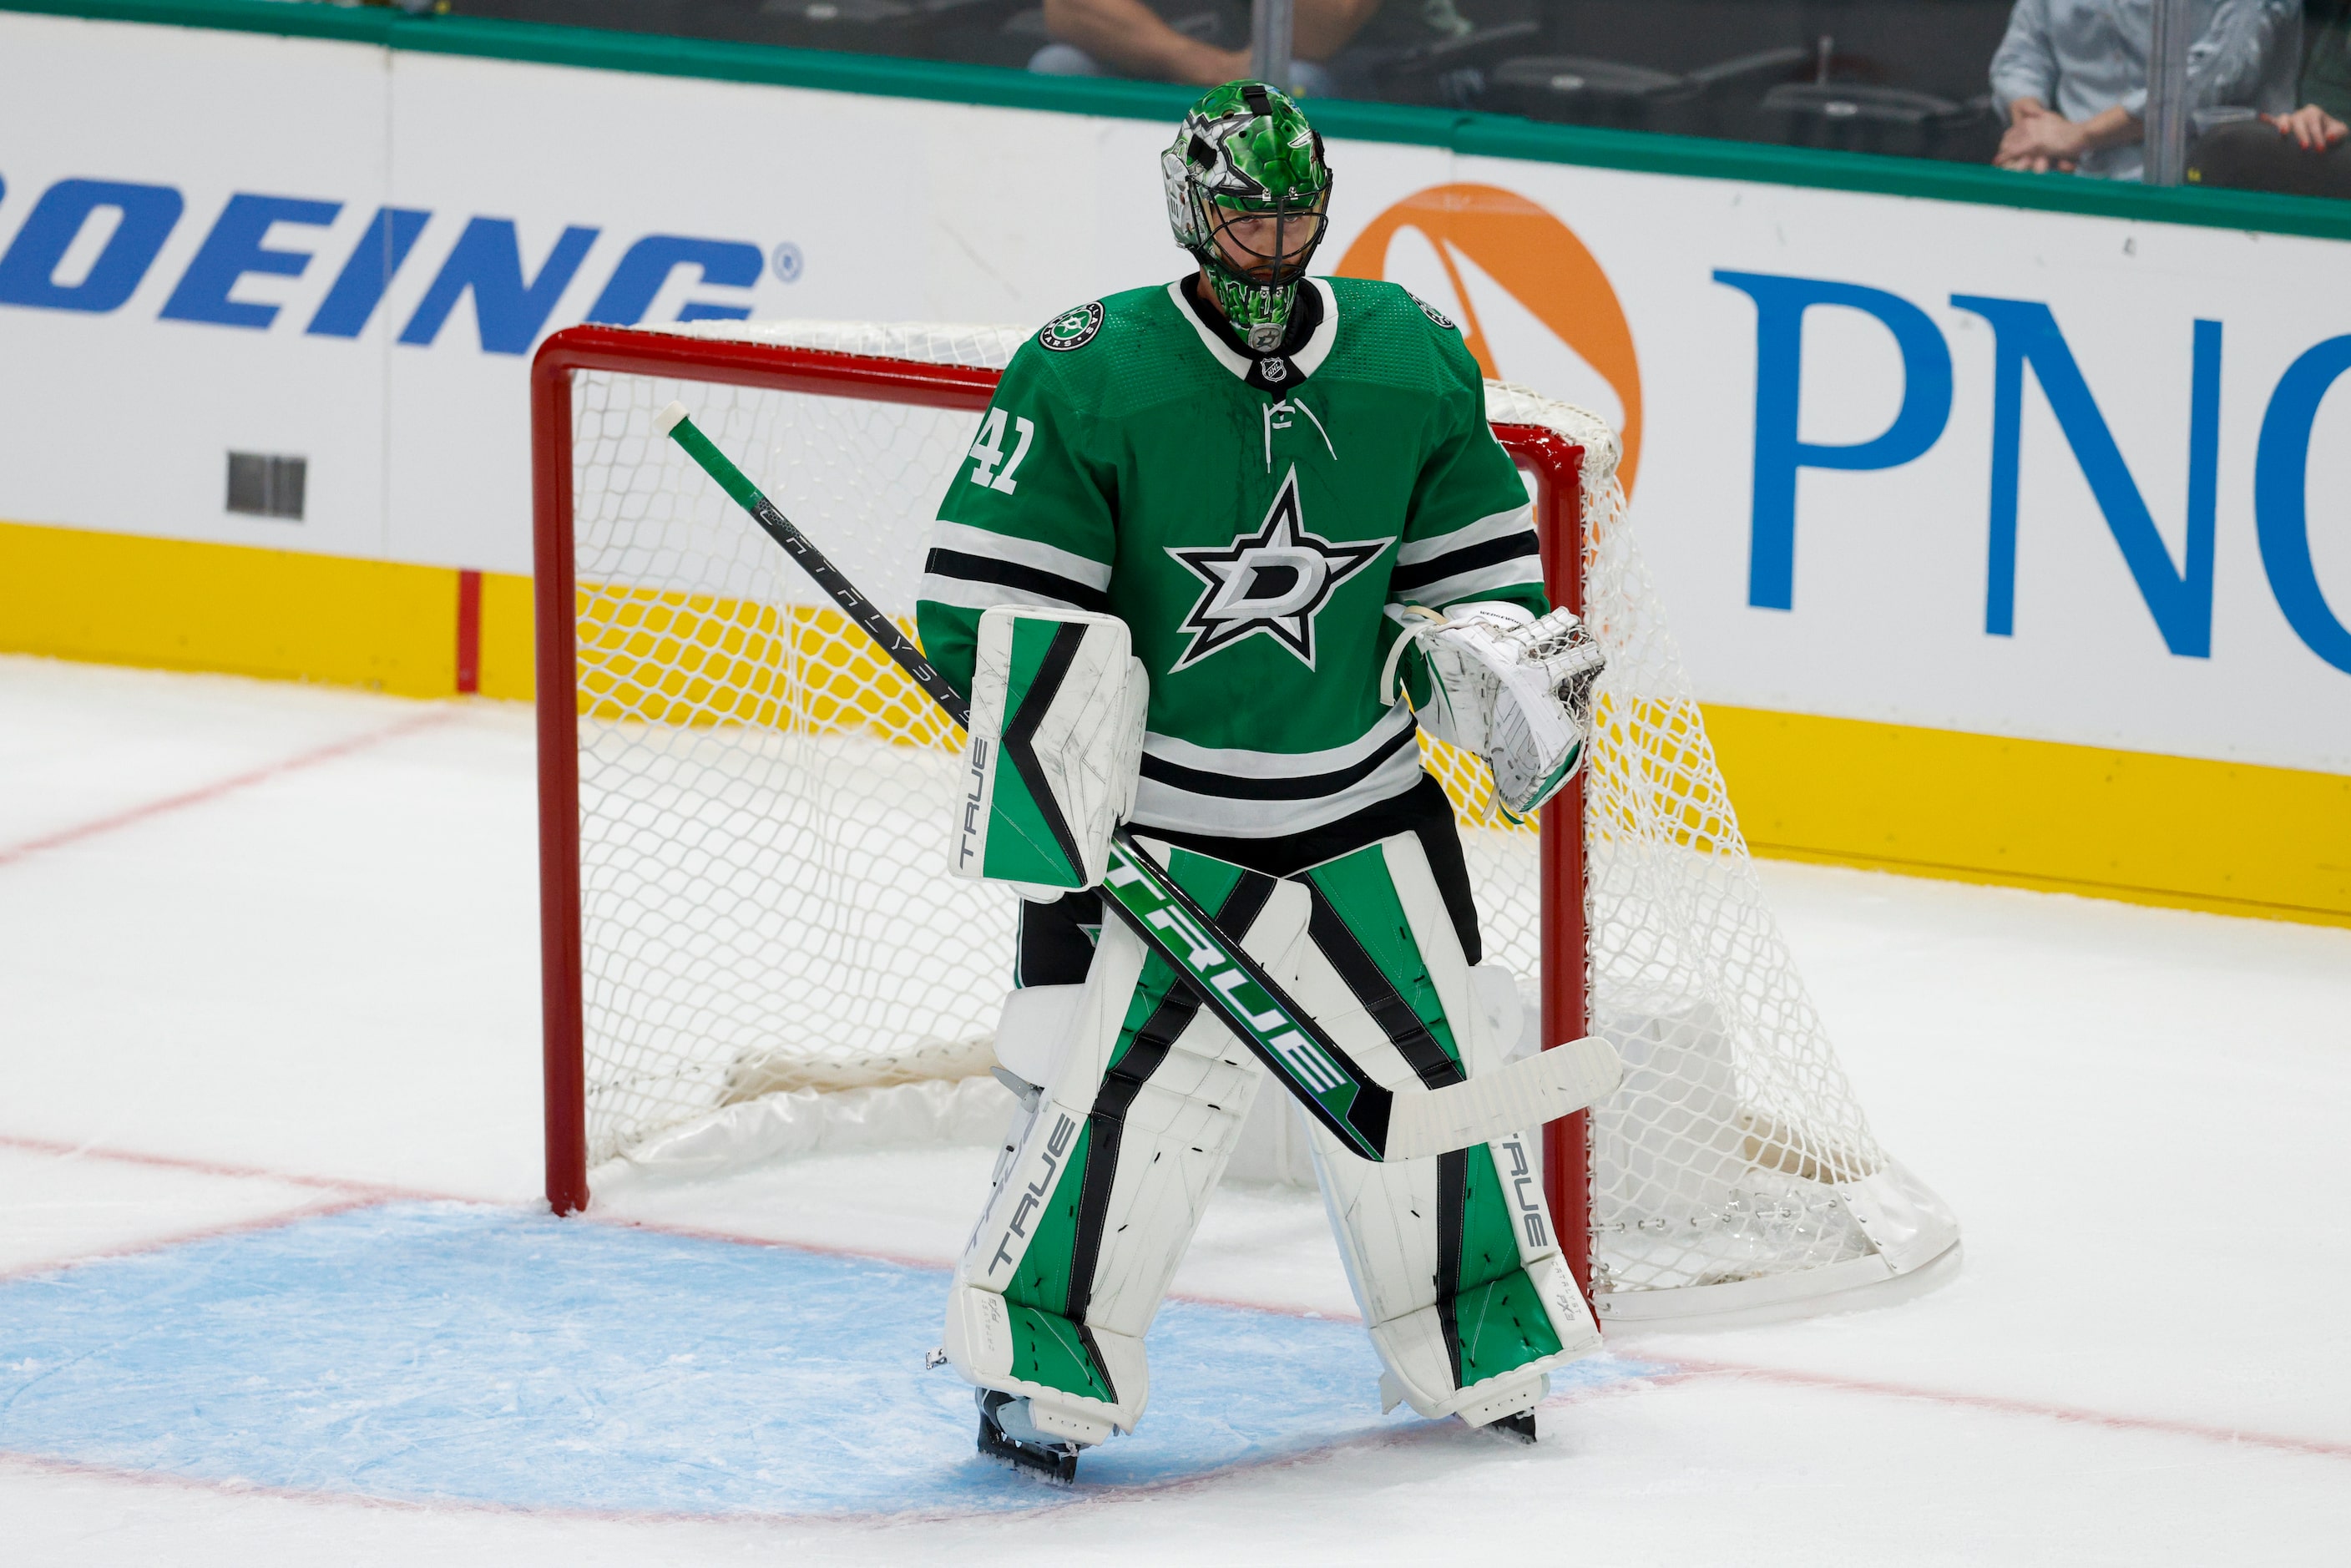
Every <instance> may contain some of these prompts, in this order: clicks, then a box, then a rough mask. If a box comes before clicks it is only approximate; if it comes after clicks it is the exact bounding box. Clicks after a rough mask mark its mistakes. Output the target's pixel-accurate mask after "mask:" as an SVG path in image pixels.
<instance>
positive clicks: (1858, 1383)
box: [0, 1134, 2351, 1519]
mask: <svg viewBox="0 0 2351 1568" xmlns="http://www.w3.org/2000/svg"><path fill="white" fill-rule="evenodd" d="M0 1148H15V1149H26V1150H30V1151H33V1152H35V1153H41V1154H52V1155H60V1156H66V1157H75V1158H90V1159H103V1160H120V1161H122V1162H124V1163H126V1164H131V1165H147V1166H164V1167H166V1168H169V1169H174V1170H188V1171H200V1172H203V1173H204V1174H205V1175H208V1176H241V1177H246V1178H250V1179H254V1180H260V1181H276V1182H284V1183H287V1184H288V1185H290V1186H309V1187H318V1188H321V1189H324V1190H328V1191H333V1192H340V1193H345V1194H348V1195H350V1198H351V1200H352V1201H350V1203H347V1204H333V1205H325V1206H316V1207H314V1206H307V1205H306V1206H303V1207H298V1208H295V1209H291V1210H287V1211H284V1212H282V1213H280V1214H277V1215H273V1216H266V1217H263V1218H257V1219H253V1220H247V1221H241V1222H236V1223H232V1224H229V1225H225V1226H219V1227H215V1228H210V1229H207V1230H204V1231H198V1232H194V1233H192V1234H190V1235H186V1236H175V1237H170V1238H166V1239H162V1240H156V1241H146V1242H138V1243H133V1244H131V1245H128V1246H125V1247H122V1248H119V1249H112V1250H110V1251H109V1252H106V1253H99V1254H92V1256H94V1257H97V1256H120V1255H124V1254H128V1253H133V1252H146V1251H152V1250H155V1249H159V1248H163V1247H170V1246H175V1245H177V1244H179V1243H180V1242H182V1241H192V1240H202V1239H208V1238H210V1237H213V1236H220V1235H230V1234H234V1233H235V1232H237V1231H239V1230H263V1229H268V1228H272V1227H275V1226H278V1225H283V1224H288V1223H291V1222H293V1221H296V1220H300V1219H308V1218H312V1217H313V1216H314V1215H319V1214H329V1213H342V1212H344V1211H345V1210H347V1209H350V1208H363V1207H368V1206H369V1205H370V1204H372V1203H381V1202H386V1201H394V1200H412V1201H413V1200H425V1201H441V1202H456V1203H492V1204H494V1205H495V1204H496V1200H494V1199H484V1198H477V1197H461V1196H459V1195H456V1194H454V1193H437V1192H425V1191H421V1190H419V1189H416V1188H413V1187H398V1186H387V1185H384V1184H381V1183H378V1182H365V1181H352V1180H348V1179H346V1178H343V1177H340V1176H289V1175H287V1174H285V1173H283V1172H280V1171H273V1170H267V1169H264V1168H263V1167H261V1166H239V1165H230V1164H226V1163H225V1162H222V1161H218V1160H198V1159H184V1158H181V1157H179V1156H177V1155H143V1154H134V1153H131V1152H129V1151H127V1150H121V1149H101V1148H96V1147H89V1146H78V1145H72V1144H62V1143H57V1142H54V1141H51V1140H49V1139H46V1138H20V1137H10V1136H8V1135H6V1134H0ZM583 1218H586V1219H587V1220H588V1222H589V1223H591V1224H604V1225H611V1226H616V1227H619V1228H627V1229H633V1230H647V1231H653V1232H655V1233H657V1234H663V1235H670V1236H679V1237H689V1238H693V1239H698V1240H708V1241H723V1242H731V1243H733V1244H735V1245H737V1246H743V1247H776V1248H782V1249H787V1250H789V1251H796V1252H812V1253H820V1254H826V1255H830V1256H833V1257H841V1258H870V1259H872V1260H874V1261H876V1262H882V1263H895V1264H900V1265H902V1266H907V1267H912V1268H917V1269H938V1268H943V1267H947V1266H949V1265H946V1264H944V1263H942V1262H940V1261H939V1260H935V1259H929V1258H919V1257H912V1256H908V1255H905V1254H903V1253H901V1254H893V1253H888V1252H882V1251H877V1250H873V1249H865V1248H853V1247H838V1246H828V1245H826V1244H824V1243H821V1242H807V1241H788V1240H784V1239H778V1238H771V1237H764V1236H748V1235H745V1234H743V1233H741V1232H737V1231H726V1230H716V1229H711V1228H705V1227H703V1226H695V1225H674V1224H667V1223H664V1222H663V1221H660V1220H643V1219H630V1218H620V1217H613V1218H602V1219H600V1218H596V1217H595V1216H593V1215H590V1216H586V1217H583ZM77 1261H78V1260H77ZM64 1266H65V1265H63V1264H57V1263H45V1264H39V1265H36V1266H35V1267H34V1268H33V1269H31V1270H8V1271H6V1272H0V1280H5V1279H7V1278H9V1277H10V1276H11V1275H13V1274H16V1273H19V1272H46V1271H47V1270H51V1269H55V1268H60V1267H64ZM1169 1299H1170V1300H1175V1301H1197V1302H1200V1303H1202V1304H1204V1305H1213V1306H1225V1307H1236V1308H1239V1309H1241V1310H1243V1311H1248V1312H1267V1313H1270V1314H1274V1315H1277V1316H1282V1317H1306V1318H1324V1317H1327V1318H1332V1319H1334V1320H1336V1321H1341V1322H1343V1321H1347V1320H1346V1318H1345V1317H1344V1316H1343V1315H1341V1314H1337V1313H1326V1312H1316V1311H1313V1310H1311V1309H1308V1308H1302V1307H1290V1306H1277V1305H1272V1304H1270V1303H1265V1302H1259V1301H1235V1300H1231V1299H1229V1298H1218V1297H1209V1296H1193V1295H1188V1294H1185V1293H1180V1292H1175V1291H1170V1292H1169ZM1635 1354H1637V1353H1635ZM1644 1359H1646V1358H1644ZM1657 1360H1658V1364H1660V1365H1664V1366H1668V1367H1670V1368H1671V1370H1669V1371H1665V1372H1660V1373H1658V1374H1657V1375H1655V1376H1653V1377H1647V1378H1643V1379H1639V1380H1637V1381H1635V1382H1631V1383H1626V1384H1619V1385H1614V1386H1613V1387H1610V1388H1606V1389H1601V1390H1593V1391H1578V1392H1576V1393H1574V1394H1572V1395H1569V1396H1565V1397H1564V1398H1561V1397H1554V1398H1552V1400H1550V1401H1548V1402H1547V1403H1549V1404H1552V1405H1560V1404H1567V1403H1581V1402H1582V1401H1583V1400H1584V1399H1588V1398H1592V1397H1595V1396H1606V1395H1615V1394H1620V1393H1625V1392H1629V1391H1632V1390H1635V1389H1638V1388H1640V1387H1643V1386H1650V1385H1657V1384H1665V1383H1681V1382H1690V1381H1695V1380H1698V1379H1701V1378H1708V1377H1725V1378H1747V1379H1751V1380H1753V1381H1755V1382H1758V1383H1775V1384H1779V1385H1783V1386H1787V1387H1793V1388H1811V1389H1816V1390H1819V1391H1821V1392H1823V1393H1831V1394H1865V1395H1869V1396H1874V1397H1877V1398H1883V1399H1913V1400H1918V1401H1922V1402H1924V1403H1927V1404H1931V1405H1947V1406H1954V1407H1957V1408H1960V1409H1971V1410H1983V1411H1987V1412H1990V1413H1992V1414H1994V1415H2001V1416H2040V1417H2042V1418H2043V1419H2046V1420H2053V1421H2063V1422H2066V1423H2069V1424H2074V1425H2079V1426H2086V1427H2105V1429H2107V1430H2109V1431H2116V1432H2152V1433H2158V1434H2160V1435H2163V1436H2167V1437H2196V1438H2199V1439H2201V1440H2203V1441H2205V1442H2212V1443H2242V1444H2246V1445H2248V1446H2250V1447H2253V1448H2271V1449H2274V1450H2276V1451H2278V1452H2280V1453H2287V1454H2309V1455H2314V1456H2316V1457H2318V1458H2335V1459H2351V1443H2346V1442H2338V1441H2334V1440H2331V1439H2328V1438H2324V1437H2290V1436H2287V1435H2285V1434H2283V1433H2276V1432H2254V1431H2248V1430H2245V1429H2244V1428H2242V1427H2217V1426H2213V1425H2211V1424H2210V1423H2208V1422H2201V1421H2179V1420H2171V1419H2168V1418H2166V1417H2163V1416H2122V1415H2117V1414H2116V1413H2114V1412H2112V1411H2107V1410H2091V1409H2086V1408H2085V1407H2083V1406H2078V1405H2057V1404H2052V1403H2048V1402H2045V1401H2041V1400H2032V1399H2012V1398H2009V1397H2007V1396H2002V1395H1997V1394H1968V1393H1963V1392H1960V1391H1959V1390H1956V1389H1949V1388H1928V1387H1922V1386H1920V1385H1916V1384H1907V1383H1890V1382H1886V1381H1885V1380H1883V1379H1878V1378H1865V1377H1844V1376H1840V1375H1836V1374H1834V1373H1823V1372H1801V1371H1797V1370H1795V1369H1793V1368H1790V1367H1773V1366H1754V1365H1750V1364H1744V1363H1740V1362H1729V1361H1698V1360H1691V1359H1689V1358H1687V1357H1675V1358H1673V1359H1671V1360H1670V1361H1668V1360H1667V1359H1666V1358H1664V1357H1659V1358H1657ZM1334 1446H1335V1447H1341V1448H1344V1447H1352V1446H1354V1445H1353V1441H1351V1440H1350V1441H1343V1442H1342V1443H1340V1444H1337V1445H1334ZM1329 1451H1330V1450H1329V1449H1318V1450H1313V1452H1316V1453H1327V1452H1329ZM1306 1457H1309V1456H1308V1455H1290V1456H1282V1457H1280V1458H1270V1459H1269V1461H1268V1462H1270V1463H1287V1462H1291V1461H1292V1460H1295V1459H1297V1458H1306ZM0 1458H24V1459H27V1460H32V1461H33V1462H37V1463H45V1462H47V1461H41V1460H38V1459H37V1458H35V1457H34V1456H29V1455H9V1454H6V1453H0ZM57 1468H61V1469H93V1470H94V1471H98V1470H102V1469H103V1467H95V1468H93V1467H80V1466H74V1465H70V1464H68V1465H60V1466H57ZM125 1473H126V1474H128V1473H131V1472H125ZM1228 1473H1230V1472H1229V1471H1218V1472H1211V1476H1204V1477H1198V1478H1185V1479H1183V1480H1182V1481H1178V1482H1170V1483H1165V1484H1178V1485H1188V1484H1190V1483H1191V1482H1192V1481H1193V1480H1196V1479H1212V1477H1213V1475H1216V1474H1228ZM194 1484H199V1485H203V1484H207V1483H194ZM252 1490H264V1489H252ZM286 1495H289V1496H295V1495H306V1494H296V1493H288V1494H286ZM337 1495H340V1494H337ZM489 1506H491V1507H492V1508H496V1507H498V1506H499V1505H489ZM525 1511H528V1512H540V1510H525ZM682 1517H691V1518H701V1517H705V1516H701V1515H689V1516H682ZM732 1517H736V1518H742V1517H744V1516H742V1515H735V1516H732ZM789 1517H793V1518H795V1519H806V1518H810V1517H812V1516H804V1515H795V1516H789ZM890 1517H895V1518H904V1517H905V1516H903V1515H893V1516H890Z"/></svg>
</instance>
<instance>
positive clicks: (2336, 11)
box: [2297, 0, 2351, 146]
mask: <svg viewBox="0 0 2351 1568" xmlns="http://www.w3.org/2000/svg"><path fill="white" fill-rule="evenodd" d="M2297 96H2299V97H2300V98H2301V99H2302V101H2303V102H2304V104H2306V105H2308V106H2310V107H2312V108H2314V109H2319V110H2325V112H2326V113H2327V114H2329V115H2331V116H2333V117H2334V118H2335V120H2336V121H2337V122H2340V121H2343V120H2351V0H2304V5H2303V7H2302V91H2301V92H2300V93H2299V94H2298V95H2297ZM2307 145H2309V143H2308V142H2307V141H2304V146H2307Z"/></svg>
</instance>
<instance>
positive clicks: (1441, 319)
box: [1404, 288, 1460, 332]
mask: <svg viewBox="0 0 2351 1568" xmlns="http://www.w3.org/2000/svg"><path fill="white" fill-rule="evenodd" d="M1404 297H1405V298H1406V299H1409V300H1411V301H1412V302H1413V303H1414V304H1415V305H1417V306H1419V307H1420V313H1421V314H1422V315H1424V316H1426V317H1427V318H1428V319H1430V320H1431V321H1433V322H1435V323H1436V324H1437V326H1439V327H1442V328H1444V329H1446V330H1447V331H1448V332H1458V331H1459V330H1460V329H1459V328H1458V327H1456V326H1455V325H1454V324H1453V318H1452V317H1450V316H1447V314H1446V313H1445V312H1444V311H1442V310H1439V309H1438V308H1437V307H1436V306H1434V305H1431V304H1430V303H1429V302H1428V301H1427V300H1426V299H1423V298H1421V297H1420V296H1419V295H1417V294H1415V293H1414V292H1413V291H1412V290H1411V289H1409V288H1407V289H1405V291H1404Z"/></svg>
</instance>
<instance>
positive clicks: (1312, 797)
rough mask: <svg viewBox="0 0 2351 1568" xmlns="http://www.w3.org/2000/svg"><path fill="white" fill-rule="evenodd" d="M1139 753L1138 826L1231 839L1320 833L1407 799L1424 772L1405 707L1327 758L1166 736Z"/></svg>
mask: <svg viewBox="0 0 2351 1568" xmlns="http://www.w3.org/2000/svg"><path fill="white" fill-rule="evenodd" d="M1143 749H1144V763H1143V778H1142V781H1141V783H1140V785H1139V787H1138V788H1137V789H1136V790H1135V798H1134V821H1135V824H1136V826H1138V827H1143V828H1161V829H1165V830H1167V831H1175V832H1189V833H1216V834H1222V835H1225V836H1227V837H1231V838H1244V839H1260V838H1278V837H1280V836H1281V835H1282V834H1285V833H1297V832H1304V831H1307V830H1309V829H1311V828H1319V827H1322V826H1324V825H1325V824H1327V823H1331V822H1335V821H1338V820H1339V819H1340V818H1342V817H1344V816H1347V815H1348V814H1350V813H1351V812H1354V811H1360V810H1363V809H1364V807H1366V806H1370V805H1374V804H1375V803H1377V802H1379V801H1382V800H1392V799H1394V798H1395V797H1396V796H1398V795H1401V794H1403V793H1405V791H1406V790H1408V789H1412V788H1413V786H1414V785H1416V783H1418V782H1419V780H1420V772H1421V768H1420V746H1419V742H1418V736H1417V733H1416V726H1415V724H1414V722H1413V717H1412V714H1411V712H1410V710H1408V709H1407V708H1405V706H1402V705H1401V704H1399V705H1398V706H1395V707H1394V708H1391V709H1389V710H1388V712H1387V713H1385V714H1384V715H1382V716H1381V717H1380V720H1379V722H1378V723H1376V724H1374V726H1373V727H1372V728H1371V730H1370V731H1369V732H1368V733H1366V734H1365V735H1364V736H1363V737H1361V738H1360V739H1357V740H1353V741H1351V742H1349V743H1348V744H1347V745H1345V746H1334V747H1331V748H1330V749H1328V750H1326V751H1309V752H1271V751H1247V750H1241V749H1238V748H1234V749H1218V748H1212V747H1203V746H1194V745H1192V744H1190V743H1189V742H1187V741H1182V740H1177V739H1175V737H1172V736H1165V735H1146V736H1145V737H1144V740H1143ZM1171 774H1175V775H1177V776H1176V777H1172V778H1171V777H1170V775H1171Z"/></svg>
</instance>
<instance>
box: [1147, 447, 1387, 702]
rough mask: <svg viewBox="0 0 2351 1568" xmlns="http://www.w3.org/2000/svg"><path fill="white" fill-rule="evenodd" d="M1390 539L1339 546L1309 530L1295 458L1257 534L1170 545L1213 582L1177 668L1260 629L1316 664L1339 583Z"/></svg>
mask: <svg viewBox="0 0 2351 1568" xmlns="http://www.w3.org/2000/svg"><path fill="white" fill-rule="evenodd" d="M1388 542H1389V541H1387V540H1386V539H1355V540H1352V541H1349V542H1347V543H1343V544H1333V543H1332V541H1331V540H1329V539H1326V538H1322V537H1320V536H1319V535H1316V534H1312V533H1309V532H1308V531H1307V528H1306V518H1305V515H1304V513H1303V512H1302V511H1301V508H1300V507H1299V502H1298V467H1297V465H1295V464H1292V465H1290V472H1289V473H1288V474H1286V475H1284V476H1282V481H1281V488H1280V490H1279V491H1277V492H1275V495H1274V497H1273V505H1272V506H1271V507H1268V508H1267V509H1266V514H1265V521H1264V522H1262V523H1260V524H1259V525H1258V528H1257V530H1256V531H1255V532H1254V533H1246V534H1241V535H1238V537H1236V538H1234V540H1233V542H1232V543H1230V544H1228V545H1208V546H1206V547H1194V548H1191V549H1178V548H1176V547H1175V546H1173V545H1171V546H1169V547H1167V553H1168V554H1169V555H1172V556H1174V557H1175V559H1176V560H1177V562H1179V563H1180V564H1181V565H1182V566H1183V568H1184V570H1186V571H1188V572H1191V573H1192V574H1193V575H1194V576H1196V577H1197V578H1198V579H1199V580H1201V581H1202V582H1204V583H1206V584H1207V588H1206V589H1205V590H1203V591H1202V592H1201V594H1200V597H1199V598H1198V599H1197V600H1196V601H1193V604H1192V609H1191V612H1190V613H1189V614H1187V615H1186V616H1185V617H1184V622H1183V624H1182V626H1181V627H1180V628H1179V630H1181V631H1185V632H1190V633H1191V634H1192V641H1191V643H1190V644H1189V645H1188V646H1187V647H1186V648H1185V650H1184V653H1183V654H1182V656H1181V657H1179V658H1178V659H1177V660H1176V661H1175V669H1176V670H1181V669H1184V668H1186V666H1188V665H1192V664H1198V663H1199V662H1200V661H1201V660H1203V659H1205V658H1207V656H1208V655H1209V654H1211V653H1217V651H1219V650H1220V649H1225V648H1229V647H1231V646H1232V645H1233V644H1234V643H1238V642H1240V641H1241V640H1242V639H1244V638H1247V637H1253V636H1255V635H1257V634H1258V633H1259V632H1263V633H1264V634H1265V635H1267V636H1269V637H1270V638H1272V639H1273V640H1274V641H1275V642H1277V643H1280V644H1281V645H1282V646H1283V647H1285V648H1287V649H1289V650H1290V652H1291V653H1295V654H1296V655H1297V656H1298V658H1299V659H1300V660H1301V662H1302V663H1303V664H1305V665H1306V667H1307V668H1308V669H1310V670H1311V669H1312V668H1313V667H1314V618H1315V616H1317V615H1319V614H1321V613H1322V608H1323V606H1325V605H1327V604H1329V603H1330V602H1331V596H1332V594H1333V593H1335V592H1337V591H1338V589H1339V585H1340V584H1342V583H1343V582H1345V581H1346V580H1348V579H1350V578H1352V577H1353V576H1354V575H1355V574H1356V573H1358V572H1360V571H1362V570H1364V568H1365V567H1367V566H1369V565H1371V564H1372V562H1373V560H1374V559H1376V558H1377V557H1378V555H1379V553H1380V552H1381V551H1382V550H1384V549H1387V548H1388ZM1169 673H1170V674H1173V673H1174V672H1173V671H1172V670H1171V671H1170V672H1169Z"/></svg>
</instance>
